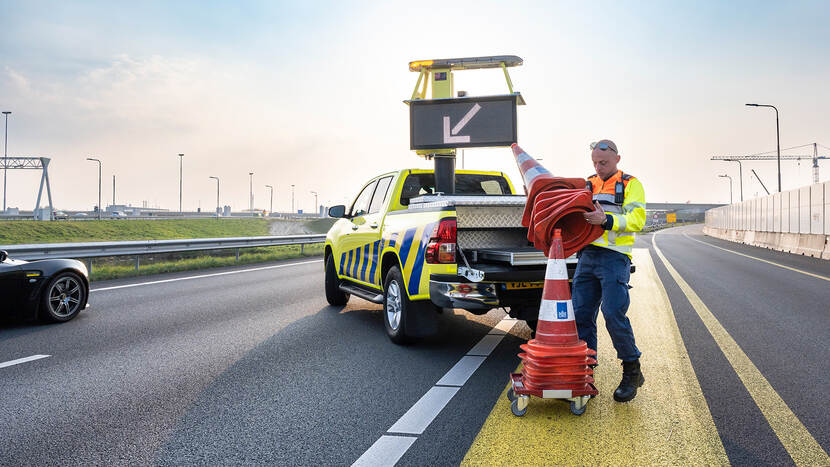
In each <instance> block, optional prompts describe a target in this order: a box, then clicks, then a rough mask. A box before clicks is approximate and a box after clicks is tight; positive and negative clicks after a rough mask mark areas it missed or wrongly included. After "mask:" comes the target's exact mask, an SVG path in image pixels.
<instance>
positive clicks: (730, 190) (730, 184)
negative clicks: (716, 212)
mask: <svg viewBox="0 0 830 467" xmlns="http://www.w3.org/2000/svg"><path fill="white" fill-rule="evenodd" d="M718 177H721V178H728V179H729V204H732V177H730V176H729V175H718Z"/></svg>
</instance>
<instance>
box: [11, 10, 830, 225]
mask: <svg viewBox="0 0 830 467" xmlns="http://www.w3.org/2000/svg"><path fill="white" fill-rule="evenodd" d="M427 10H428V9H427ZM427 13H428V12H425V11H424V9H423V8H422V7H421V6H419V5H414V4H409V3H398V2H308V3H302V4H298V3H296V2H292V3H279V2H241V3H234V4H225V3H222V2H175V3H168V2H140V3H123V4H114V3H112V2H103V1H101V2H81V3H68V2H43V1H31V2H22V1H6V2H3V3H1V4H0V26H2V29H3V30H4V31H5V32H6V34H5V40H4V41H3V42H2V43H0V57H2V58H3V60H2V64H0V110H3V111H11V112H12V114H11V115H10V117H9V127H8V152H9V156H23V155H26V156H46V157H51V158H52V162H51V165H50V177H51V179H52V189H53V199H54V202H55V207H56V208H57V209H69V210H75V209H92V206H93V205H94V204H95V203H96V202H97V196H98V195H97V183H98V178H97V177H98V171H97V165H96V164H94V163H92V162H89V161H86V160H85V159H86V158H87V157H97V158H99V159H101V160H102V161H103V179H102V185H103V193H102V198H103V201H104V205H105V206H106V205H107V204H109V203H110V202H111V201H112V192H111V187H112V175H113V174H115V175H116V176H117V178H118V189H117V199H116V202H117V204H132V205H134V206H141V205H142V202H147V204H148V205H149V206H161V207H166V208H169V209H171V210H177V209H178V203H179V198H178V196H179V158H178V157H177V154H179V153H184V154H185V156H184V160H183V163H184V183H183V185H184V190H183V191H184V195H183V208H184V210H195V209H196V208H197V206H201V208H202V210H203V211H205V210H206V211H211V210H212V209H213V208H214V205H215V203H216V183H215V181H214V180H211V179H209V178H208V177H209V176H211V175H213V176H219V177H220V178H221V204H223V205H225V204H228V205H231V206H232V208H233V209H234V210H236V211H239V210H243V209H247V207H248V190H249V176H248V173H249V172H254V178H253V185H254V197H255V207H257V208H259V209H268V207H269V206H268V191H267V189H266V188H265V185H273V186H274V187H275V190H274V210H275V211H283V212H284V211H288V210H289V209H290V204H291V190H290V185H291V184H294V185H295V186H296V193H295V196H296V208H298V209H303V210H305V211H314V207H313V204H314V197H313V195H311V194H310V191H312V190H313V191H317V192H318V193H319V203H320V204H325V205H332V204H341V203H347V202H348V201H350V200H351V199H352V198H353V197H354V196H355V195H356V194H357V191H358V189H359V188H360V185H361V184H362V183H363V182H365V181H366V180H368V179H369V178H371V177H373V176H375V175H377V174H380V173H383V172H386V171H391V170H397V169H400V168H408V167H431V165H432V164H431V162H427V161H424V160H423V159H421V158H418V157H417V156H416V155H415V154H414V153H413V152H411V151H409V123H408V110H407V107H406V106H405V105H404V104H403V103H402V101H403V100H404V99H407V98H408V97H409V96H410V94H411V92H412V88H413V86H414V84H415V80H416V78H417V75H416V74H415V73H411V72H409V71H408V69H407V63H408V62H409V61H410V60H415V59H429V58H448V57H463V56H479V55H496V54H515V55H518V56H520V57H522V58H523V59H524V65H523V66H521V67H518V68H513V69H511V77H512V79H513V84H514V87H515V89H516V90H518V91H521V92H522V94H523V96H524V97H525V99H526V100H527V103H528V105H527V106H524V107H520V108H519V111H518V118H519V144H520V145H521V146H522V147H523V148H524V149H525V150H526V151H527V152H528V153H529V154H531V155H532V156H534V157H537V158H543V161H542V164H543V165H545V166H546V167H548V168H549V169H550V170H551V171H552V172H554V173H556V174H559V175H566V176H581V177H585V176H587V175H589V174H591V173H592V172H593V170H592V167H591V163H590V150H589V149H588V144H589V143H590V142H591V141H595V140H598V139H602V138H609V139H613V140H614V141H615V142H616V143H617V145H618V146H619V149H620V153H621V155H622V161H621V163H620V168H622V169H623V170H624V171H626V172H627V173H631V174H633V175H635V176H637V177H638V178H640V180H641V181H642V182H643V185H644V187H645V190H646V199H647V201H649V202H681V203H682V202H687V201H691V202H693V203H727V202H728V201H729V186H728V183H727V182H726V181H725V180H724V179H721V178H718V176H717V175H718V174H729V175H731V176H732V178H733V179H734V188H733V189H734V199H735V200H736V201H737V200H738V199H739V194H738V190H739V184H738V179H737V176H738V168H737V164H734V163H724V162H713V161H710V160H709V158H710V157H711V156H714V155H726V154H754V153H760V152H765V151H774V150H775V144H776V140H775V115H774V112H773V111H772V110H771V109H762V108H758V109H756V108H749V107H745V106H744V104H745V103H747V102H757V103H762V104H773V105H776V106H777V107H778V109H779V111H780V117H781V118H780V123H781V147H782V149H783V148H789V147H792V146H799V145H803V144H807V143H812V142H818V143H820V144H823V145H825V146H830V125H828V123H830V118H828V116H827V109H828V108H830V90H828V88H827V83H828V82H830V62H828V60H827V59H828V57H830V41H827V39H826V37H823V36H824V34H823V32H825V31H826V24H828V22H830V4H827V3H825V2H788V3H786V4H784V3H775V2H730V3H722V2H695V3H679V2H625V3H619V2H614V3H612V2H599V3H591V4H570V3H548V2H538V3H535V2H515V3H513V4H511V5H510V6H509V8H508V7H506V6H505V5H504V4H503V3H497V2H466V3H461V2H458V3H456V2H454V3H452V4H448V5H444V6H442V8H441V15H440V16H436V17H430V16H425V15H427ZM455 78H456V89H457V90H466V91H468V93H469V95H487V94H500V93H504V92H506V85H505V84H504V79H503V76H502V74H501V72H500V71H498V70H489V71H481V72H475V71H466V72H464V71H462V72H457V73H456V75H455ZM2 124H3V122H2V121H0V125H2ZM0 131H2V128H0ZM0 136H2V135H0ZM785 153H789V154H811V153H812V149H810V148H802V149H799V150H792V151H785ZM819 153H820V154H821V153H823V154H825V155H830V150H827V149H822V148H819ZM465 162H466V168H475V169H487V170H501V171H504V172H506V173H507V174H508V175H509V176H510V178H511V180H512V181H513V183H514V184H516V185H517V186H520V185H521V178H520V177H519V175H518V171H517V170H516V166H515V163H514V161H513V157H512V154H511V152H510V149H509V148H498V149H468V150H466V151H465ZM457 165H458V167H459V168H461V158H460V157H459V159H458V164H457ZM819 165H820V173H821V180H822V181H825V180H828V179H830V164H829V163H828V162H827V161H822V162H820V163H819ZM781 166H782V178H783V189H785V190H787V189H793V188H797V187H800V186H806V185H809V184H811V183H812V169H811V162H810V161H809V160H805V161H801V162H800V163H796V162H794V161H782V163H781ZM743 168H744V170H743V172H744V174H743V175H744V178H743V185H744V196H745V198H750V197H752V196H753V195H754V194H756V193H757V194H759V195H763V194H765V193H764V191H763V189H762V188H761V187H760V185H759V184H758V182H757V181H756V180H754V178H753V177H752V176H751V175H750V169H753V168H754V169H755V170H756V171H757V172H758V174H759V175H760V177H761V178H762V179H763V181H764V183H765V184H766V185H767V188H769V189H770V191H775V190H776V188H777V179H776V177H777V175H776V165H775V162H754V163H753V162H745V163H744V164H743ZM39 178H40V173H39V172H36V171H21V170H12V171H9V172H8V203H7V204H8V206H9V207H19V208H20V209H22V210H31V209H32V208H33V207H34V202H35V198H36V194H37V189H38V183H39Z"/></svg>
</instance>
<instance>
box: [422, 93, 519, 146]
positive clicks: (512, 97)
mask: <svg viewBox="0 0 830 467" xmlns="http://www.w3.org/2000/svg"><path fill="white" fill-rule="evenodd" d="M518 97H519V95H518V94H515V93H514V94H501V95H495V96H470V97H459V98H452V99H414V100H410V101H406V103H407V104H409V149H411V150H413V151H424V150H430V149H445V150H446V149H463V148H485V147H486V148H490V147H505V146H510V145H512V144H513V143H516V142H517V141H518V130H519V128H518V127H519V124H518V119H517V112H516V108H517V106H518ZM508 100H509V101H511V103H512V106H511V107H512V115H511V118H512V121H513V128H512V129H511V131H510V133H511V135H512V137H511V139H512V140H511V141H491V142H482V143H476V142H471V143H460V142H455V143H442V144H422V145H418V146H416V145H415V118H414V116H415V111H416V107H426V106H433V105H442V104H464V103H470V104H477V103H480V102H493V101H508Z"/></svg>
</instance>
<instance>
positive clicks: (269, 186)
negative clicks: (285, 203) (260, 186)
mask: <svg viewBox="0 0 830 467" xmlns="http://www.w3.org/2000/svg"><path fill="white" fill-rule="evenodd" d="M265 188H270V189H271V209H270V210H269V211H268V213H269V214H270V213H272V212H274V187H272V186H271V185H265Z"/></svg>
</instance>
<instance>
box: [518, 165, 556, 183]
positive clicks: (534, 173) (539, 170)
mask: <svg viewBox="0 0 830 467" xmlns="http://www.w3.org/2000/svg"><path fill="white" fill-rule="evenodd" d="M544 174H546V175H550V172H548V171H547V170H546V169H545V168H544V167H542V166H536V167H531V168H530V169H529V170H528V171H527V172H525V176H524V179H525V185H527V186H530V182H532V181H533V179H534V178H536V177H538V176H539V175H544Z"/></svg>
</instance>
